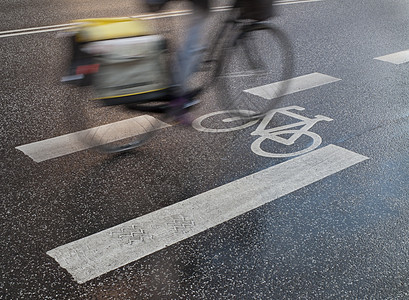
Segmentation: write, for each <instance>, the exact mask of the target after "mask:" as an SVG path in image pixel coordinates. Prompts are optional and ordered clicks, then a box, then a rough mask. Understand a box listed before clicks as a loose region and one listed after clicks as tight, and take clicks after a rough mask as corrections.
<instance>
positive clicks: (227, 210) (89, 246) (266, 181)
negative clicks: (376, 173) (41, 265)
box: [47, 145, 368, 283]
mask: <svg viewBox="0 0 409 300" xmlns="http://www.w3.org/2000/svg"><path fill="white" fill-rule="evenodd" d="M366 159H368V158H367V157H365V156H362V155H360V154H357V153H354V152H352V151H349V150H346V149H344V148H341V147H338V146H335V145H329V146H326V147H324V148H321V149H318V150H315V151H312V152H310V153H308V154H306V155H303V156H299V157H297V158H294V159H292V160H289V161H286V162H284V163H281V164H278V165H276V166H273V167H270V168H268V169H265V170H263V171H260V172H257V173H254V174H251V175H249V176H246V177H244V178H241V179H239V180H236V181H234V182H231V183H228V184H225V185H223V186H220V187H218V188H215V189H213V190H209V191H207V192H205V193H202V194H199V195H197V196H194V197H192V198H189V199H186V200H184V201H181V202H178V203H176V204H173V205H170V206H168V207H164V208H162V209H159V210H157V211H154V212H152V213H149V214H147V215H144V216H141V217H138V218H136V219H133V220H130V221H128V222H125V223H123V224H120V225H117V226H114V227H112V228H109V229H106V230H103V231H101V232H98V233H95V234H93V235H91V236H88V237H85V238H82V239H80V240H77V241H74V242H71V243H68V244H66V245H63V246H60V247H57V248H55V249H52V250H50V251H48V252H47V254H48V255H50V256H51V257H53V258H54V259H55V260H56V261H57V262H58V263H59V264H60V265H61V267H63V268H65V269H66V270H67V271H68V272H69V273H70V274H71V275H72V276H73V277H74V279H75V280H76V281H77V282H79V283H84V282H86V281H88V280H91V279H93V278H96V277H98V276H100V275H102V274H105V273H107V272H109V271H112V270H115V269H117V268H119V267H121V266H124V265H126V264H129V263H131V262H133V261H136V260H138V259H140V258H142V257H144V256H147V255H149V254H152V253H154V252H156V251H159V250H161V249H163V248H166V247H168V246H170V245H172V244H175V243H177V242H179V241H182V240H184V239H187V238H189V237H192V236H194V235H196V234H198V233H200V232H203V231H205V230H207V229H209V228H212V227H214V226H217V225H219V224H221V223H223V222H226V221H228V220H230V219H232V218H235V217H237V216H239V215H241V214H244V213H246V212H248V211H250V210H253V209H255V208H257V207H259V206H261V205H264V204H266V203H268V202H271V201H273V200H275V199H278V198H280V197H282V196H284V195H287V194H289V193H291V192H293V191H296V190H298V189H300V188H303V187H305V186H307V185H310V184H312V183H314V182H316V181H318V180H321V179H323V178H325V177H327V176H330V175H332V174H334V173H337V172H339V171H341V170H344V169H346V168H348V167H350V166H353V165H355V164H357V163H359V162H362V161H364V160H366Z"/></svg>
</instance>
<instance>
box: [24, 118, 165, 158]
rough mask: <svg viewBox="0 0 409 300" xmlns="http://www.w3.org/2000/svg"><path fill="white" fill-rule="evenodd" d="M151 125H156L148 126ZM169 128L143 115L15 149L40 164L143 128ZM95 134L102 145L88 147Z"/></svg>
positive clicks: (118, 138) (130, 134)
mask: <svg viewBox="0 0 409 300" xmlns="http://www.w3.org/2000/svg"><path fill="white" fill-rule="evenodd" d="M153 123H154V124H158V125H156V126H155V127H152V126H150V124H153ZM169 126H170V125H168V124H166V123H164V122H162V121H160V120H158V119H155V118H154V117H152V116H149V115H144V116H138V117H135V118H130V119H126V120H122V121H118V122H115V123H110V124H106V125H102V126H98V127H94V128H90V129H86V130H82V131H77V132H74V133H69V134H65V135H61V136H57V137H54V138H51V139H47V140H43V141H39V142H34V143H30V144H26V145H22V146H18V147H16V149H18V150H20V151H22V152H23V153H24V154H25V155H27V156H29V157H30V158H31V159H32V160H34V161H35V162H42V161H46V160H49V159H52V158H57V157H60V156H64V155H68V154H72V153H75V152H78V151H82V150H87V149H90V148H92V147H96V146H101V145H103V144H105V143H110V142H115V141H119V140H122V139H126V138H128V137H132V136H136V135H139V134H144V133H147V132H149V130H145V128H154V129H155V130H158V129H162V128H166V127H169ZM95 134H98V136H103V137H104V140H103V143H102V141H101V142H100V143H98V142H95V141H93V145H90V144H89V143H87V141H89V140H91V139H90V138H87V137H92V136H94V135H95Z"/></svg>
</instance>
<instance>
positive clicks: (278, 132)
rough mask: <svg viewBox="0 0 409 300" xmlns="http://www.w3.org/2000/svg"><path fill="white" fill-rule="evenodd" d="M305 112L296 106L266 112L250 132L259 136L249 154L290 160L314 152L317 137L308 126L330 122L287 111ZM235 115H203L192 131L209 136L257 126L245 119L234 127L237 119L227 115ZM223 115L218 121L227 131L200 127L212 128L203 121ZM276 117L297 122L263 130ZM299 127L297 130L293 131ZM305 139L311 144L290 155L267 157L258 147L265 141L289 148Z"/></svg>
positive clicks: (318, 140)
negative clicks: (227, 125) (308, 139)
mask: <svg viewBox="0 0 409 300" xmlns="http://www.w3.org/2000/svg"><path fill="white" fill-rule="evenodd" d="M304 109H305V108H303V107H300V106H288V107H283V108H278V109H273V110H270V111H269V112H268V113H267V114H266V115H265V116H264V118H263V119H261V122H260V124H259V125H258V126H257V128H256V130H254V131H253V132H252V133H251V135H256V136H259V138H257V139H256V140H255V141H254V142H253V143H252V145H251V150H252V151H253V152H254V153H255V154H257V155H260V156H264V157H274V158H282V157H292V156H297V155H301V154H304V153H307V152H309V151H312V150H314V149H316V148H317V147H318V146H319V145H320V144H321V142H322V139H321V137H320V136H319V135H318V134H316V133H314V132H311V131H308V130H309V129H310V128H311V127H312V126H314V124H315V123H317V122H319V121H327V122H329V121H332V119H331V118H328V117H325V116H322V115H316V116H315V117H314V118H313V119H310V118H308V117H304V116H301V115H299V114H296V113H295V112H292V111H291V110H297V111H302V110H304ZM234 112H237V111H234V110H229V111H216V112H212V113H209V114H206V115H203V116H201V117H199V118H197V119H196V120H194V121H193V124H192V126H193V128H195V129H196V130H198V131H202V132H210V133H222V132H229V131H235V130H240V129H244V128H247V127H250V126H253V125H255V124H256V123H258V122H259V121H260V120H259V119H249V120H248V122H246V123H244V124H242V123H241V124H240V125H236V124H237V122H236V124H234V122H235V121H238V120H240V119H244V118H240V117H231V115H232V114H233V113H234ZM240 112H241V113H246V112H247V113H250V114H251V113H253V112H250V111H240ZM223 114H225V115H226V118H224V119H222V120H221V121H222V122H223V123H224V124H225V125H226V124H228V123H230V124H231V125H232V127H228V128H219V129H217V128H210V126H207V125H206V126H204V125H203V123H207V124H210V125H213V124H214V123H213V122H206V120H208V121H209V120H211V119H210V118H213V117H215V116H218V115H223ZM276 114H283V115H286V116H288V117H291V118H294V119H296V120H299V122H295V123H291V124H287V125H282V126H277V127H273V128H267V126H268V125H269V124H270V122H271V120H272V119H273V117H274V116H275V115H276ZM297 127H299V128H298V129H295V128H297ZM287 135H289V137H288V138H285V137H284V136H287ZM303 135H305V136H308V137H310V138H311V139H312V143H308V145H309V146H308V147H307V148H305V149H302V150H298V151H296V152H290V153H271V152H267V151H264V150H263V149H262V143H263V142H265V141H266V140H270V141H272V142H277V143H280V144H282V145H285V146H290V145H293V144H294V143H295V141H297V140H298V139H299V138H300V137H301V136H303Z"/></svg>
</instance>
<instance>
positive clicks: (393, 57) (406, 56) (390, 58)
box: [374, 50, 409, 65]
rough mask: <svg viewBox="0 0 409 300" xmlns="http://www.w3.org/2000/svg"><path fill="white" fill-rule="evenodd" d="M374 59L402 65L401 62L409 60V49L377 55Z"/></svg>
mask: <svg viewBox="0 0 409 300" xmlns="http://www.w3.org/2000/svg"><path fill="white" fill-rule="evenodd" d="M374 59H377V60H382V61H386V62H390V63H393V64H395V65H400V64H403V63H407V62H409V50H405V51H400V52H396V53H392V54H388V55H384V56H379V57H375V58H374Z"/></svg>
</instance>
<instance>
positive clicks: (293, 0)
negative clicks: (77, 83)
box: [0, 0, 324, 38]
mask: <svg viewBox="0 0 409 300" xmlns="http://www.w3.org/2000/svg"><path fill="white" fill-rule="evenodd" d="M321 1H324V0H278V1H277V2H276V3H275V4H273V5H288V4H303V3H310V2H321ZM231 9H232V7H231V6H218V7H213V8H211V11H212V12H222V11H226V10H231ZM189 14H191V10H177V11H167V12H160V13H154V14H141V15H137V16H132V18H140V19H144V20H153V19H163V18H171V17H180V16H185V15H189ZM72 26H73V24H58V25H49V26H40V27H32V28H21V29H14V30H6V31H0V38H5V37H12V36H19V35H28V34H35V33H43V32H50V31H60V30H67V29H69V28H71V27H72ZM58 27H59V28H58Z"/></svg>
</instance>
